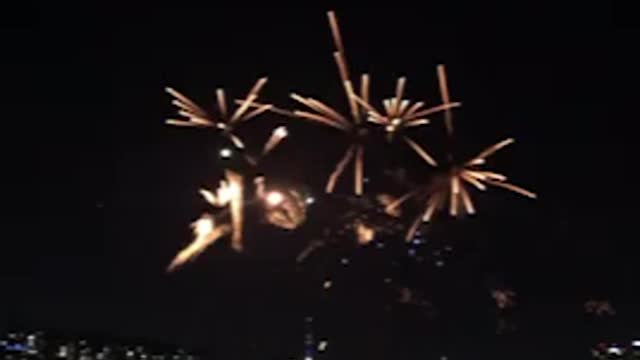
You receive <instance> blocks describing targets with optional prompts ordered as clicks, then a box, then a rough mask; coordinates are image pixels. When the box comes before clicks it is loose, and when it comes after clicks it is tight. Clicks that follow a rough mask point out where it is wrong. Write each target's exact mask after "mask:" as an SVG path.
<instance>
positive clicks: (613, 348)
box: [607, 346, 622, 355]
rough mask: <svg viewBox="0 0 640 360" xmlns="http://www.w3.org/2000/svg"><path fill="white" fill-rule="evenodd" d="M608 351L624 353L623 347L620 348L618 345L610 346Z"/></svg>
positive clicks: (610, 352) (617, 353)
mask: <svg viewBox="0 0 640 360" xmlns="http://www.w3.org/2000/svg"><path fill="white" fill-rule="evenodd" d="M607 352H608V353H609V354H615V355H622V349H620V348H619V347H617V346H612V347H610V348H609V349H608V350H607Z"/></svg>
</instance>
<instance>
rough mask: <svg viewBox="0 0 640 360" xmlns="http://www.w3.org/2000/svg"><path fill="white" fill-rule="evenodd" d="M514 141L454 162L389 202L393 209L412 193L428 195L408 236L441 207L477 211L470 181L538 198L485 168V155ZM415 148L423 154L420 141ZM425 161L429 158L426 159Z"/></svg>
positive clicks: (478, 186) (484, 187)
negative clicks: (483, 167)
mask: <svg viewBox="0 0 640 360" xmlns="http://www.w3.org/2000/svg"><path fill="white" fill-rule="evenodd" d="M513 142H514V140H513V139H511V138H509V139H506V140H503V141H500V142H498V143H496V144H494V145H492V146H489V147H488V148H486V149H485V150H483V151H482V152H480V153H479V154H478V155H476V156H474V157H473V158H471V159H470V160H468V161H465V162H463V163H462V164H460V165H454V166H452V167H451V168H450V169H449V170H448V171H446V172H445V173H444V174H440V175H439V176H434V177H433V179H432V180H431V181H430V182H429V184H428V185H426V186H422V187H420V188H418V189H416V190H414V191H411V192H408V193H406V194H405V195H403V196H401V197H400V198H398V199H397V200H396V201H394V202H393V203H391V204H389V205H388V206H387V211H393V210H394V209H395V208H396V207H398V206H400V205H401V204H402V203H404V202H405V201H406V200H408V199H410V198H412V197H418V196H421V197H426V198H427V200H426V203H425V205H424V208H423V209H424V210H423V212H422V213H421V216H420V217H418V218H416V220H415V221H414V222H413V224H412V226H411V227H410V229H409V231H408V233H407V240H410V239H411V238H412V237H413V234H414V233H415V231H416V230H417V228H418V226H419V225H420V223H421V222H429V221H430V220H431V219H432V217H433V215H434V214H435V212H436V211H437V210H438V209H442V208H445V207H448V209H449V214H450V215H451V216H453V217H456V216H458V215H464V214H475V212H476V209H475V205H474V203H473V200H472V198H471V195H470V192H469V190H468V189H467V186H469V185H471V186H473V187H475V188H476V189H478V190H480V191H485V190H487V187H488V185H491V186H495V187H501V188H504V189H507V190H510V191H513V192H516V193H518V194H520V195H524V196H526V197H529V198H536V197H537V196H536V194H535V193H533V192H531V191H529V190H526V189H523V188H521V187H519V186H516V185H513V184H510V183H508V182H507V177H506V176H505V175H503V174H500V173H497V172H493V171H488V170H484V169H482V165H484V164H485V163H486V159H487V158H488V157H489V156H491V155H493V154H494V153H495V152H497V151H498V150H500V149H502V148H504V147H505V146H508V145H510V144H512V143H513ZM414 145H415V146H416V152H418V154H420V150H422V148H421V147H420V145H418V144H417V143H416V144H414ZM425 161H426V159H425ZM427 162H428V161H427Z"/></svg>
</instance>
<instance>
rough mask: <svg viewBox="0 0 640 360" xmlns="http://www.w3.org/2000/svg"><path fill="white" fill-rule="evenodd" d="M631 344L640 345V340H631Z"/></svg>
mask: <svg viewBox="0 0 640 360" xmlns="http://www.w3.org/2000/svg"><path fill="white" fill-rule="evenodd" d="M631 346H633V347H640V340H633V341H632V342H631Z"/></svg>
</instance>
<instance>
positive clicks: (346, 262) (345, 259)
mask: <svg viewBox="0 0 640 360" xmlns="http://www.w3.org/2000/svg"><path fill="white" fill-rule="evenodd" d="M340 262H341V263H342V265H348V264H349V259H347V258H342V260H340Z"/></svg>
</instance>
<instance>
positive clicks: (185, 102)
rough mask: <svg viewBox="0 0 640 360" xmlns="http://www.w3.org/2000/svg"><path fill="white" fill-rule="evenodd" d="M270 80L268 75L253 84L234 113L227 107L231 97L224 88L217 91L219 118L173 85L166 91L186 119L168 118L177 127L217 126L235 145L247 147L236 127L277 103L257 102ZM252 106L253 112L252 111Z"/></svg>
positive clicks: (179, 112)
mask: <svg viewBox="0 0 640 360" xmlns="http://www.w3.org/2000/svg"><path fill="white" fill-rule="evenodd" d="M266 83H267V78H266V77H263V78H261V79H258V81H256V83H255V84H254V85H253V88H251V90H250V91H249V93H248V94H247V96H246V98H245V99H244V100H241V105H240V106H238V107H237V108H236V110H235V111H234V112H233V113H230V112H229V109H228V108H227V100H226V95H225V91H224V89H217V90H216V98H217V104H218V112H219V117H215V116H213V115H212V114H210V113H208V112H206V111H205V110H203V109H202V108H201V107H200V106H198V105H197V104H196V103H195V102H193V101H191V100H190V99H189V98H187V97H186V96H184V95H182V94H181V93H179V92H178V91H176V90H174V89H173V88H170V87H167V88H166V89H165V90H166V91H167V92H168V93H169V94H171V96H173V97H174V100H173V101H172V104H173V105H175V106H176V107H177V108H178V115H180V116H182V117H184V118H185V119H167V121H166V123H167V124H169V125H175V126H191V127H204V128H214V129H219V130H221V131H222V134H223V135H224V136H225V137H228V138H229V139H230V140H231V141H232V142H233V144H234V145H235V146H236V147H238V148H240V149H244V142H243V141H242V140H241V139H240V138H239V137H238V136H237V135H236V134H234V133H233V131H234V130H235V127H236V126H237V125H238V124H240V123H243V122H245V121H247V120H249V119H251V118H254V117H256V116H258V115H259V114H261V113H263V112H265V111H268V110H271V108H272V107H273V105H271V104H260V105H259V106H252V105H255V101H256V100H257V98H258V94H259V93H260V90H261V89H262V87H263V86H264V85H265V84H266ZM250 109H251V111H249V110H250Z"/></svg>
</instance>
